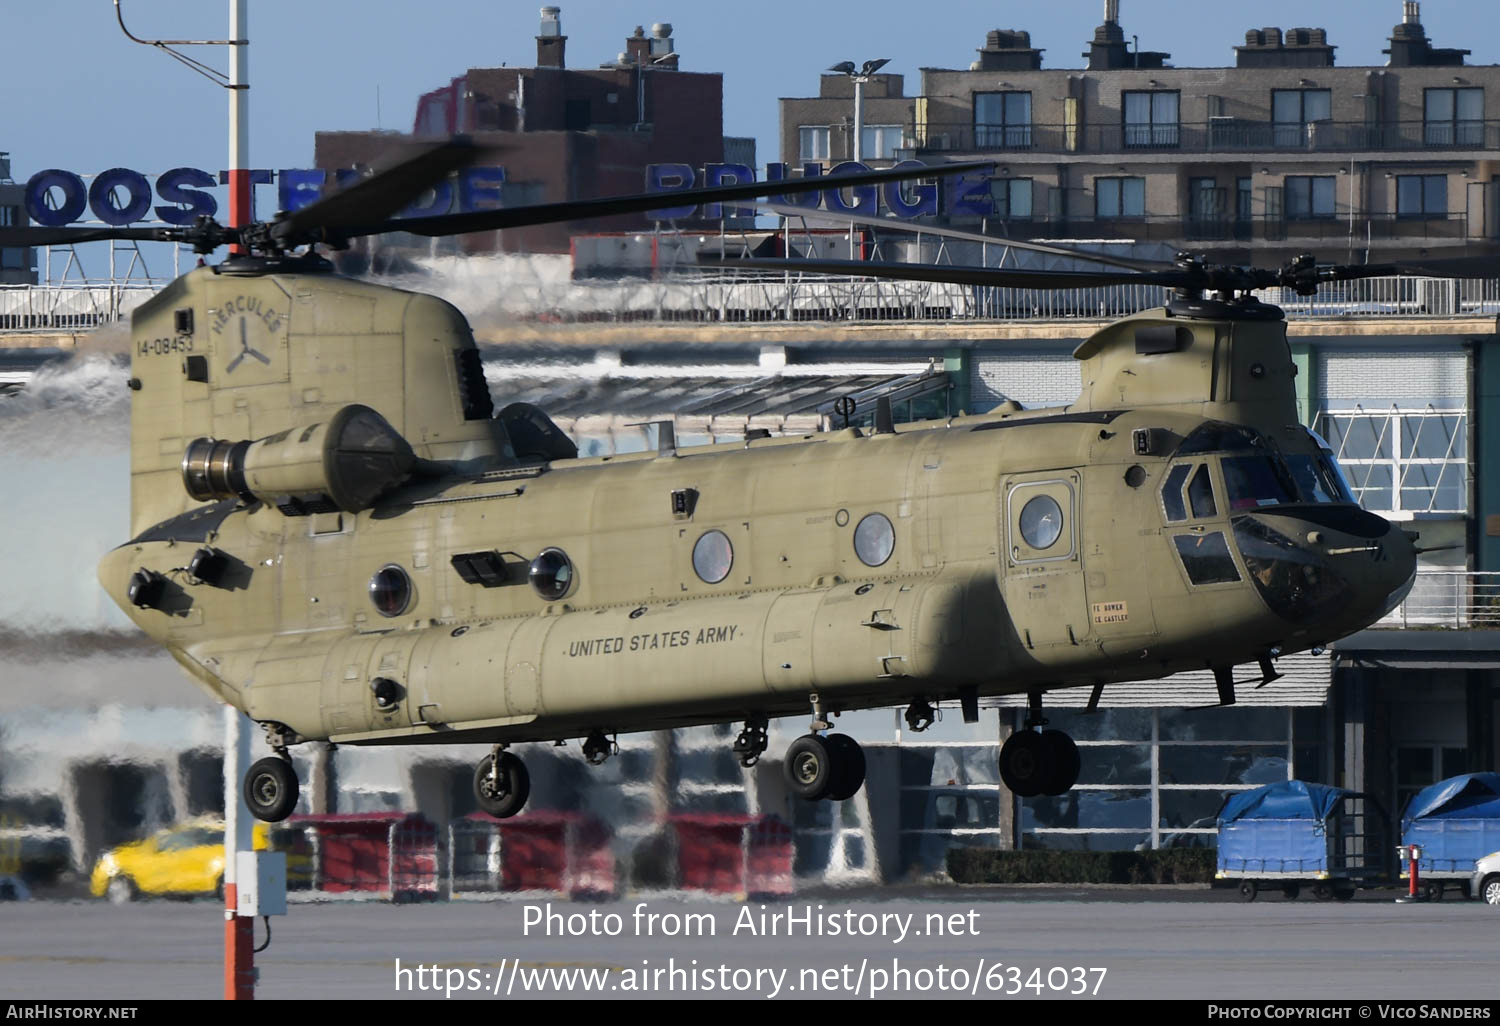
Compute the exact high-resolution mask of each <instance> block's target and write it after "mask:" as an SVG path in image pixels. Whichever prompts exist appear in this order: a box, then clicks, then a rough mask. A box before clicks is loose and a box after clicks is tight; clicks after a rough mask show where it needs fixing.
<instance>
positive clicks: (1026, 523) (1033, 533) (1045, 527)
mask: <svg viewBox="0 0 1500 1026" xmlns="http://www.w3.org/2000/svg"><path fill="white" fill-rule="evenodd" d="M1062 529H1063V513H1062V507H1061V506H1059V505H1058V504H1057V500H1056V499H1054V498H1053V497H1052V496H1050V495H1038V496H1036V497H1035V498H1033V499H1030V500H1029V501H1028V502H1027V503H1026V505H1025V506H1022V507H1021V537H1022V538H1023V539H1024V540H1025V542H1026V544H1027V545H1030V546H1031V547H1032V548H1033V549H1050V548H1051V547H1052V546H1053V545H1055V544H1057V539H1058V538H1060V537H1062Z"/></svg>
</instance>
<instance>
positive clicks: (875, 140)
mask: <svg viewBox="0 0 1500 1026" xmlns="http://www.w3.org/2000/svg"><path fill="white" fill-rule="evenodd" d="M901 134H902V133H901V126H900V125H866V126H865V127H864V131H863V132H862V133H861V134H860V140H861V141H860V156H862V157H864V158H865V159H866V160H895V159H896V151H897V150H898V149H900V148H901Z"/></svg>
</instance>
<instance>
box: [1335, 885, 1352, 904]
mask: <svg viewBox="0 0 1500 1026" xmlns="http://www.w3.org/2000/svg"><path fill="white" fill-rule="evenodd" d="M1355 890H1356V888H1355V887H1354V885H1353V884H1350V885H1349V886H1347V887H1335V888H1334V889H1333V896H1334V899H1335V900H1337V901H1353V900H1354V891H1355Z"/></svg>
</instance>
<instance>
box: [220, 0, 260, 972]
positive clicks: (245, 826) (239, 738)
mask: <svg viewBox="0 0 1500 1026" xmlns="http://www.w3.org/2000/svg"><path fill="white" fill-rule="evenodd" d="M249 4H250V0H229V40H230V42H229V226H230V227H231V228H240V227H243V226H244V225H247V224H249V223H250V171H249V167H250V84H249V80H248V78H249V60H248V57H249V54H248V52H247V51H248V48H249V40H248V38H247V36H248V32H247V26H248V23H249V16H248V15H249V12H248V10H247V8H248V7H249ZM233 252H235V253H236V254H241V253H244V252H245V250H244V247H242V246H235V247H234V250H233ZM252 730H253V725H252V724H251V723H250V718H249V717H248V716H246V715H245V714H244V713H242V712H240V711H239V710H238V709H236V708H234V707H233V706H225V707H224V999H225V1000H226V1001H249V1000H251V999H253V998H254V997H255V953H254V949H255V934H254V927H255V920H254V919H252V918H250V917H249V916H242V915H240V914H239V889H238V887H237V886H236V875H237V872H236V863H237V862H238V861H239V859H238V855H239V853H240V852H242V851H253V850H254V848H255V835H254V829H255V824H254V822H253V821H252V820H251V818H250V810H249V808H247V807H246V805H245V799H244V796H243V794H242V793H241V791H240V780H241V779H242V778H243V777H244V774H245V771H246V770H247V769H249V768H250V735H251V732H252Z"/></svg>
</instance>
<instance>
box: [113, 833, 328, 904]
mask: <svg viewBox="0 0 1500 1026" xmlns="http://www.w3.org/2000/svg"><path fill="white" fill-rule="evenodd" d="M278 833H286V834H289V835H295V836H291V837H288V838H282V837H280V836H278V837H277V838H276V840H277V841H278V842H281V841H283V840H291V841H297V840H300V838H301V836H302V832H301V831H300V830H291V831H279V832H278ZM254 838H255V841H254V843H255V850H256V851H266V850H267V849H270V848H271V847H272V845H271V829H270V824H269V823H256V824H255V831H254ZM297 847H299V846H298V845H296V844H282V843H278V844H277V845H276V849H277V850H285V849H288V848H290V849H292V854H291V856H290V858H289V862H291V863H296V862H298V861H305V856H302V857H301V860H299V855H300V854H301V853H300V852H297V851H296V850H295V849H296V848H297ZM303 868H304V869H305V867H303ZM288 875H289V876H290V875H292V873H291V871H290V867H289V872H288ZM89 891H90V893H92V894H93V895H94V897H96V898H102V897H105V896H106V895H107V896H108V897H109V900H110V901H113V902H115V903H117V904H120V903H124V902H127V901H132V900H134V899H135V898H136V897H138V896H140V895H146V894H162V895H165V894H171V895H188V896H191V895H199V894H214V895H218V896H220V897H222V896H223V894H224V823H223V821H222V820H215V819H196V820H191V821H189V822H186V823H179V824H177V825H176V826H172V827H168V828H167V829H165V830H161V831H159V832H157V833H156V834H153V835H152V836H150V837H148V838H146V839H145V840H142V841H135V842H132V843H130V844H122V845H120V846H119V847H118V848H113V849H111V850H109V851H107V852H105V853H104V854H103V855H101V856H100V857H99V861H98V862H97V863H95V865H94V872H93V875H92V876H91V877H90V878H89Z"/></svg>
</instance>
